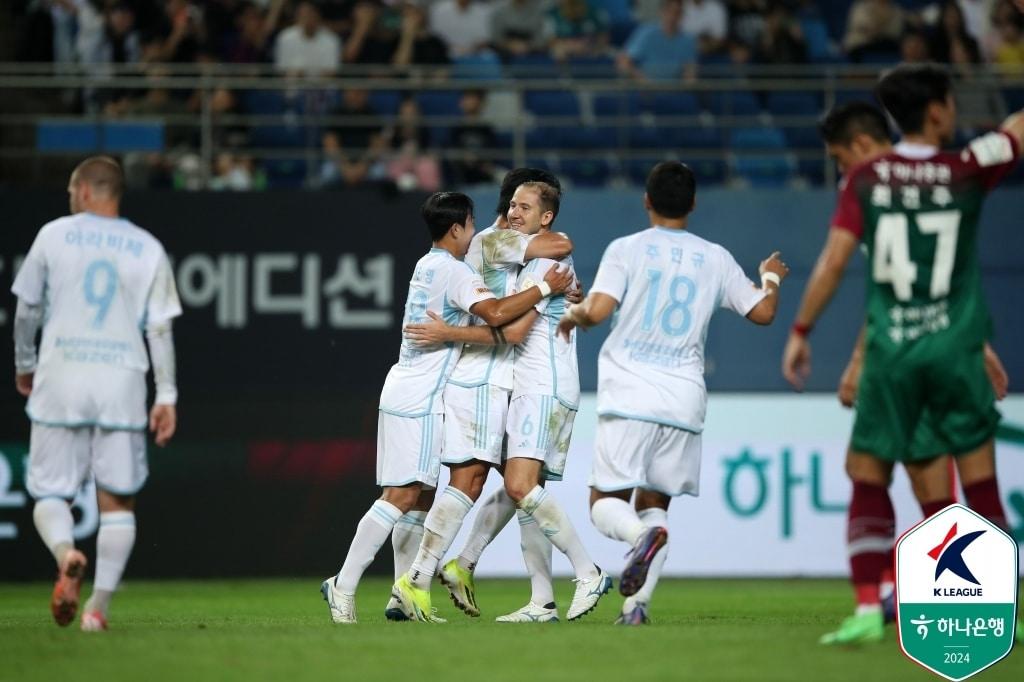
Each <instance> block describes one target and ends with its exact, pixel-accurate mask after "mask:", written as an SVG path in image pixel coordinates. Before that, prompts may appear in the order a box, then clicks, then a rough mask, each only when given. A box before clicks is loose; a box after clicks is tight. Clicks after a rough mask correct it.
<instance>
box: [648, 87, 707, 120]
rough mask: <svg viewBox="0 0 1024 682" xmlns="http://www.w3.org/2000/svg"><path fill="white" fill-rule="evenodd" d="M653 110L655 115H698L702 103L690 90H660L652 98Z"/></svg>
mask: <svg viewBox="0 0 1024 682" xmlns="http://www.w3.org/2000/svg"><path fill="white" fill-rule="evenodd" d="M651 111H652V112H653V113H654V115H655V116H696V115H698V114H699V113H700V105H699V104H698V103H697V98H696V97H695V96H694V95H692V94H690V93H689V92H659V93H656V94H655V95H654V97H653V99H652V100H651Z"/></svg>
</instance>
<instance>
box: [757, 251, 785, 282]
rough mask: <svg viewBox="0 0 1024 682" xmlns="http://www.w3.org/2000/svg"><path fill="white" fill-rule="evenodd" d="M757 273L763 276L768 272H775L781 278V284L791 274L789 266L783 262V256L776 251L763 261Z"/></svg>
mask: <svg viewBox="0 0 1024 682" xmlns="http://www.w3.org/2000/svg"><path fill="white" fill-rule="evenodd" d="M757 271H758V272H759V273H760V274H762V275H763V274H764V273H766V272H774V273H775V274H776V275H778V276H779V281H780V282H781V281H782V280H784V279H786V275H788V274H789V266H788V265H786V264H785V263H783V262H782V254H781V253H780V252H778V251H775V252H774V253H772V255H770V256H768V257H767V258H765V259H764V260H763V261H761V265H760V266H759V267H758V268H757Z"/></svg>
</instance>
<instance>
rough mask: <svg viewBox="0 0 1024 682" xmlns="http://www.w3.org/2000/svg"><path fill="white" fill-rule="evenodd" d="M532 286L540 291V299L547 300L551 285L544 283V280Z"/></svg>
mask: <svg viewBox="0 0 1024 682" xmlns="http://www.w3.org/2000/svg"><path fill="white" fill-rule="evenodd" d="M534 286H535V287H537V288H538V289H540V297H541V298H547V297H548V296H550V295H551V285H550V284H548V283H547V282H545V281H544V280H541V281H540V282H539V283H537V284H534Z"/></svg>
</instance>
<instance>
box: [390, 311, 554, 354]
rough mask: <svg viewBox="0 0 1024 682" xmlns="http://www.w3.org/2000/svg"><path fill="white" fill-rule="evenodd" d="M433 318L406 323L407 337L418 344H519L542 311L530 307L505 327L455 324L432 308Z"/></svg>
mask: <svg viewBox="0 0 1024 682" xmlns="http://www.w3.org/2000/svg"><path fill="white" fill-rule="evenodd" d="M427 315H428V316H430V319H429V320H427V321H425V322H416V323H413V324H409V325H406V327H405V329H403V330H402V331H403V332H404V333H405V338H406V339H408V340H409V341H410V342H411V343H412V344H413V345H416V346H436V345H440V344H442V343H469V344H472V345H474V346H505V345H509V344H511V345H518V344H520V343H522V342H523V340H524V339H526V335H527V334H528V333H529V331H530V327H532V326H533V323H534V321H535V320H536V319H537V316H538V315H539V313H538V312H537V311H536V310H533V309H531V310H528V311H527V312H526V314H525V315H522V316H521V317H519V319H517V320H515V321H514V322H510V323H509V324H507V325H505V326H504V327H488V326H487V325H485V324H474V325H469V326H468V327H454V326H452V325H450V324H446V323H445V321H444V318H442V317H441V316H440V315H438V314H437V313H435V312H434V311H432V310H429V311H427Z"/></svg>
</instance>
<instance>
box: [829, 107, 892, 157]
mask: <svg viewBox="0 0 1024 682" xmlns="http://www.w3.org/2000/svg"><path fill="white" fill-rule="evenodd" d="M818 132H820V133H821V139H823V140H825V144H841V145H844V146H845V145H848V144H850V142H852V141H853V138H854V137H856V136H857V135H867V136H868V137H870V138H871V139H873V140H875V141H876V142H889V141H891V139H892V137H891V135H890V132H889V122H888V121H887V120H886V119H885V114H883V113H882V110H881V109H879V108H878V107H876V106H875V105H874V104H870V103H868V102H848V103H846V104H837V105H836V106H834V107H832V108H831V109H830V110H829V111H827V112H826V113H825V115H824V116H822V117H821V120H820V121H818Z"/></svg>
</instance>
